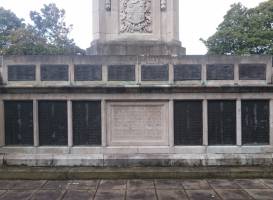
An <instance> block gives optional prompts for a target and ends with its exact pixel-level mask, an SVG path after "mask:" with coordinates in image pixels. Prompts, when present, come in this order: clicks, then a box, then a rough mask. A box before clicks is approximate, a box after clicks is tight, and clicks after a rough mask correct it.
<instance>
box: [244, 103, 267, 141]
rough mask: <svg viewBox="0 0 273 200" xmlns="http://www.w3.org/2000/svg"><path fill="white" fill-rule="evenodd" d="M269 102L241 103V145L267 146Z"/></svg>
mask: <svg viewBox="0 0 273 200" xmlns="http://www.w3.org/2000/svg"><path fill="white" fill-rule="evenodd" d="M269 124H270V123H269V101H267V100H244V101H242V143H243V144H244V145H248V144H249V145H255V144H256V145H268V144H269Z"/></svg>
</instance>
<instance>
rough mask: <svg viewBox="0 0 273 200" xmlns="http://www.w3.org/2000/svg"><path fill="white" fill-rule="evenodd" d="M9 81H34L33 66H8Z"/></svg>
mask: <svg viewBox="0 0 273 200" xmlns="http://www.w3.org/2000/svg"><path fill="white" fill-rule="evenodd" d="M8 80H9V81H35V65H9V66H8Z"/></svg>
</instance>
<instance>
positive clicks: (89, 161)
mask: <svg viewBox="0 0 273 200" xmlns="http://www.w3.org/2000/svg"><path fill="white" fill-rule="evenodd" d="M52 163H53V164H52V165H53V166H70V167H74V166H82V167H84V166H89V167H99V166H103V155H101V154H93V155H75V154H73V155H72V154H66V155H53V161H52Z"/></svg>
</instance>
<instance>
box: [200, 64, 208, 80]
mask: <svg viewBox="0 0 273 200" xmlns="http://www.w3.org/2000/svg"><path fill="white" fill-rule="evenodd" d="M201 79H202V83H203V84H206V83H207V65H206V64H202V74H201Z"/></svg>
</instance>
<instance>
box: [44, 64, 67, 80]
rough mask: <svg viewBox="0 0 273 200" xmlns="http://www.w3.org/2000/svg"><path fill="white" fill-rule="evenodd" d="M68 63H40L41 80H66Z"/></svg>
mask: <svg viewBox="0 0 273 200" xmlns="http://www.w3.org/2000/svg"><path fill="white" fill-rule="evenodd" d="M68 79H69V78H68V65H41V80H42V81H68Z"/></svg>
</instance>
